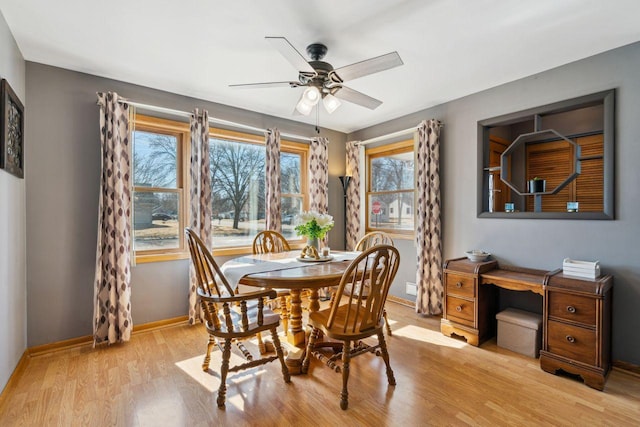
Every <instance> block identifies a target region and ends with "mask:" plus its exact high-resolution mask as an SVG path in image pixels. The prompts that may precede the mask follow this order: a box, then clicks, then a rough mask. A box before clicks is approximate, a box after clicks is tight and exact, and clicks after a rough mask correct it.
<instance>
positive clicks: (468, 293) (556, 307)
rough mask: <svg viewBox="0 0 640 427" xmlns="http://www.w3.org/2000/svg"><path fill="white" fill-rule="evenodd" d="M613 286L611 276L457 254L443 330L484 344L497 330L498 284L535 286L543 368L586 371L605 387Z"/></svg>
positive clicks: (590, 380) (447, 285) (449, 267)
mask: <svg viewBox="0 0 640 427" xmlns="http://www.w3.org/2000/svg"><path fill="white" fill-rule="evenodd" d="M612 286H613V277H611V276H602V277H599V278H597V279H582V278H576V277H572V276H565V275H564V274H562V270H561V269H559V270H554V271H544V270H533V269H528V268H520V267H511V266H509V267H504V268H501V267H499V266H498V262H497V261H495V260H491V261H486V262H480V263H474V262H471V261H469V260H468V259H467V258H456V259H451V260H448V261H446V262H445V263H444V289H445V303H444V313H443V317H442V321H441V324H440V330H441V331H442V333H443V334H445V335H447V336H451V335H453V334H455V335H458V336H461V337H464V338H465V339H466V340H467V342H468V343H469V344H471V345H475V346H478V345H480V343H482V342H483V341H484V340H486V339H488V338H491V337H493V336H494V335H495V331H496V321H495V315H496V311H497V310H496V309H497V298H498V295H497V291H498V288H503V289H510V290H514V291H529V292H533V293H535V294H538V295H541V296H542V297H543V342H542V350H541V351H540V366H541V368H542V369H544V370H545V371H547V372H550V373H556V372H557V371H559V370H563V371H566V372H569V373H573V374H576V375H580V376H581V377H582V378H583V379H584V382H585V384H587V385H589V386H590V387H593V388H596V389H598V390H602V389H603V388H604V383H605V380H606V375H607V374H608V372H609V369H610V367H611V362H610V360H611V358H610V352H611V350H610V349H611V299H612Z"/></svg>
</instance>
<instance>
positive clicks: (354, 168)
mask: <svg viewBox="0 0 640 427" xmlns="http://www.w3.org/2000/svg"><path fill="white" fill-rule="evenodd" d="M361 150H363V147H360V143H359V142H357V141H350V142H347V175H348V176H350V177H351V181H350V182H349V186H348V187H347V212H346V218H347V223H346V224H345V227H346V230H345V232H346V233H347V247H346V248H345V249H347V250H353V248H354V247H355V246H356V243H358V239H359V238H360V170H361V169H360V167H361V166H360V151H361Z"/></svg>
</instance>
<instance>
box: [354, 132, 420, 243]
mask: <svg viewBox="0 0 640 427" xmlns="http://www.w3.org/2000/svg"><path fill="white" fill-rule="evenodd" d="M403 153H414V172H413V175H414V176H413V181H412V182H413V188H412V189H408V190H391V191H389V190H387V191H372V189H371V187H372V183H373V180H372V173H373V168H372V166H371V162H372V161H373V159H376V158H380V157H389V156H392V155H394V154H403ZM365 164H366V170H367V175H366V177H367V181H366V186H365V194H364V205H365V219H364V220H365V222H364V226H365V232H366V233H370V232H372V231H383V232H385V233H387V234H389V235H390V236H391V237H393V238H396V239H407V240H411V239H413V237H414V235H415V226H416V220H415V219H416V209H415V201H416V176H415V173H416V171H415V140H414V138H411V139H406V140H402V141H398V142H394V143H391V144H385V145H381V146H378V147H372V148H366V149H365ZM399 192H402V193H412V195H413V208H412V210H413V213H412V216H413V228H412V229H411V230H399V229H392V228H383V227H371V226H370V225H369V224H370V221H369V213H370V212H371V206H370V204H369V200H370V196H372V195H376V194H389V193H399ZM398 209H400V210H401V209H402V206H399V207H398Z"/></svg>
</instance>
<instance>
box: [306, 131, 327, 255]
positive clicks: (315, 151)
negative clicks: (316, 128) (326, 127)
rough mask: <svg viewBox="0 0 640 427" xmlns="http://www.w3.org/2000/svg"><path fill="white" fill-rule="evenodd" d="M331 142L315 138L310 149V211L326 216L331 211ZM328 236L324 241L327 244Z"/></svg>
mask: <svg viewBox="0 0 640 427" xmlns="http://www.w3.org/2000/svg"><path fill="white" fill-rule="evenodd" d="M328 144H329V140H328V139H327V138H313V139H312V140H311V143H310V147H309V193H310V194H311V199H310V201H309V210H312V211H316V212H319V213H322V214H326V213H327V212H328V211H329V197H328V193H329V153H328V147H327V146H328ZM327 240H328V238H327V236H325V237H324V239H323V241H324V243H325V244H326V243H327Z"/></svg>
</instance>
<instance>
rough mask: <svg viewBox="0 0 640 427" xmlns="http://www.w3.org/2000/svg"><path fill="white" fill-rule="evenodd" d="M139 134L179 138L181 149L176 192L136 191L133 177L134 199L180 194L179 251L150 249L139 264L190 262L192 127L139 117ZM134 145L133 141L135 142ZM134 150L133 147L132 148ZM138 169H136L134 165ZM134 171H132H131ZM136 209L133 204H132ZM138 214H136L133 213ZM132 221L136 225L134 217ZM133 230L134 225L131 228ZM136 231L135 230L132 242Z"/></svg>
mask: <svg viewBox="0 0 640 427" xmlns="http://www.w3.org/2000/svg"><path fill="white" fill-rule="evenodd" d="M136 131H143V132H149V133H159V134H165V135H172V136H175V137H176V138H177V141H178V147H177V149H176V188H175V189H173V188H163V187H137V186H136V185H135V184H134V183H133V174H134V172H133V173H132V185H131V187H132V190H133V191H132V196H134V195H135V193H136V192H139V193H154V192H160V193H177V194H178V247H177V248H175V249H147V250H136V251H135V257H136V263H139V264H143V263H147V262H160V261H171V260H176V259H186V258H189V251H188V250H187V248H186V243H185V238H184V233H183V232H182V230H184V228H185V227H186V224H187V217H188V208H187V206H188V203H187V200H186V195H187V194H188V182H189V181H188V173H189V170H188V169H189V168H188V167H187V159H189V158H190V153H191V148H190V145H191V144H190V140H191V132H190V126H189V123H185V122H178V121H174V120H167V119H161V118H158V117H152V116H147V115H143V114H136V115H135V118H134V126H133V128H132V133H133V132H136ZM132 141H133V138H132ZM132 149H133V147H132ZM134 167H135V165H134ZM132 171H133V168H132ZM132 206H133V200H132ZM134 214H135V212H134ZM131 221H132V222H133V221H134V217H133V215H132V218H131ZM132 228H133V224H132ZM134 233H135V231H134V230H132V240H134V239H135V237H134Z"/></svg>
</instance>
